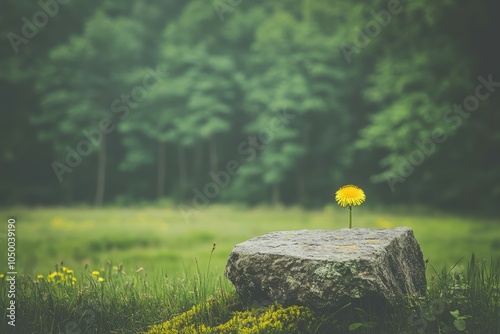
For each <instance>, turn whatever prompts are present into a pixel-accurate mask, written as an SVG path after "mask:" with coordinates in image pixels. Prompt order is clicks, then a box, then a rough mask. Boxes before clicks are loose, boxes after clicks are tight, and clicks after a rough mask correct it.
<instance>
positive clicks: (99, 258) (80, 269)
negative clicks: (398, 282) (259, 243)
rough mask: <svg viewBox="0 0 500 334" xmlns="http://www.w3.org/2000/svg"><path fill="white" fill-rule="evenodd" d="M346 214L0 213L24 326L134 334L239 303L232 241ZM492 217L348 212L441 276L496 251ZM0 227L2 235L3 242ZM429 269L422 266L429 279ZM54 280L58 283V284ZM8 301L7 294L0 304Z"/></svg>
mask: <svg viewBox="0 0 500 334" xmlns="http://www.w3.org/2000/svg"><path fill="white" fill-rule="evenodd" d="M347 214H348V212H347V210H342V209H341V208H337V207H335V206H333V205H331V206H326V207H325V208H324V209H323V210H312V211H307V210H304V209H300V208H296V207H292V208H284V207H255V208H248V207H244V206H241V207H238V206H217V205H215V206H211V207H208V208H206V209H204V210H201V211H199V213H198V214H197V215H195V216H192V219H191V221H185V220H184V219H183V216H182V213H181V212H180V210H179V209H177V208H176V207H175V206H172V205H168V204H166V205H162V206H148V207H141V206H137V207H126V208H124V207H109V208H100V209H95V208H89V207H72V208H62V207H61V208H24V207H17V208H10V209H7V210H3V211H2V212H1V214H0V219H1V221H4V222H6V221H7V219H8V218H10V217H14V218H15V219H16V237H17V247H16V248H17V251H16V252H17V253H16V265H17V271H18V273H19V276H18V297H17V298H18V299H19V300H20V301H19V302H24V304H25V307H26V309H25V310H21V308H19V310H18V321H19V322H22V321H27V320H23V315H25V316H26V317H27V318H26V319H30V320H28V321H30V322H31V324H30V325H26V324H24V325H25V326H26V327H25V328H26V330H30V331H34V330H35V331H36V330H39V332H44V333H45V332H55V333H70V332H72V331H73V332H75V331H76V329H78V330H79V331H80V332H82V333H86V332H88V333H93V332H98V330H97V328H99V329H101V330H102V332H113V331H116V332H119V333H122V332H129V333H134V332H141V331H146V330H147V329H148V328H149V326H151V325H154V324H157V323H160V322H162V321H164V320H167V319H169V318H171V317H173V316H175V315H178V314H180V313H181V312H184V311H186V310H188V309H189V308H191V307H192V306H193V305H196V304H197V303H203V302H205V301H206V300H207V299H210V298H214V299H216V300H217V305H219V307H220V308H222V309H227V308H229V307H230V306H229V305H233V307H234V305H236V304H237V303H238V302H237V300H236V299H235V296H234V292H233V290H232V287H231V285H230V283H228V282H227V281H226V280H225V279H224V278H223V271H224V267H225V263H226V260H227V257H228V255H229V253H230V251H231V249H232V247H233V246H234V245H235V244H236V243H239V242H242V241H245V240H247V239H249V238H251V237H254V236H257V235H260V234H263V233H266V232H270V231H277V230H298V229H340V228H344V227H346V226H347V224H348V221H347V219H348V216H347ZM498 223H499V222H498V221H496V220H493V219H479V218H469V217H459V216H454V215H450V214H444V213H439V212H428V211H426V210H424V209H413V210H411V209H399V210H396V209H394V210H391V211H388V210H382V209H377V208H369V207H368V206H362V207H356V208H354V212H353V225H354V227H367V228H390V227H396V226H409V227H411V228H412V229H413V230H414V233H415V236H416V238H417V240H418V241H419V243H420V245H421V247H422V251H423V253H424V258H426V259H429V261H430V263H431V264H432V266H433V267H434V268H436V270H437V271H438V272H439V271H440V270H441V269H443V268H448V269H450V268H451V267H452V266H453V265H454V264H455V263H456V262H457V261H458V260H460V259H461V258H462V257H465V259H464V260H463V261H462V262H460V263H459V264H458V266H457V268H455V270H457V271H464V272H465V271H466V270H467V260H468V259H469V258H470V255H471V254H472V253H474V254H475V255H476V258H477V259H483V258H486V259H488V260H489V259H490V258H491V257H492V256H493V257H494V258H496V257H500V225H499V224H498ZM5 232H6V231H0V247H3V248H5V247H6V233H5ZM214 243H215V244H216V247H215V250H213V244H214ZM2 244H3V245H4V246H1V245H2ZM2 254H4V253H3V252H2ZM6 262H7V259H6V256H2V258H1V259H0V273H5V272H7V270H6V269H5V270H2V269H3V268H7V264H6ZM96 273H97V274H96ZM433 274H434V275H435V274H436V272H434V271H433V269H432V268H431V267H428V277H429V278H431V276H433ZM51 275H52V276H51ZM73 277H75V278H74V279H73V280H72V278H73ZM443 277H444V276H443ZM497 279H498V278H497ZM51 280H52V281H51ZM49 281H51V282H49ZM73 281H74V282H73ZM54 282H57V283H59V285H60V286H61V287H63V288H62V289H55V288H54V286H55V284H54ZM1 284H5V283H2V282H0V285H1ZM72 286H73V287H72ZM74 286H76V287H77V289H74ZM2 290H5V289H4V288H2ZM37 300H38V301H37ZM5 303H6V295H5V292H4V291H3V292H2V293H0V304H1V306H2V308H3V309H4V310H5V308H4V307H3V306H5V305H6V304H5ZM38 303H40V304H38ZM41 308H43V309H41ZM4 312H5V311H4ZM31 312H35V315H36V316H34V317H33V316H31V315H29V314H31ZM226 316H227V315H226ZM3 318H4V319H5V317H3ZM34 319H36V320H34ZM212 320H213V319H212ZM2 326H4V324H3V323H2ZM360 326H361V325H360ZM361 327H362V326H361ZM2 328H5V327H2ZM7 329H10V328H8V327H7ZM1 332H2V333H3V332H4V331H1ZM358 332H360V331H358Z"/></svg>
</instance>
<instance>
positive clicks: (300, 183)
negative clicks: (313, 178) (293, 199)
mask: <svg viewBox="0 0 500 334" xmlns="http://www.w3.org/2000/svg"><path fill="white" fill-rule="evenodd" d="M301 165H302V163H301ZM297 192H298V193H299V200H300V202H301V203H302V204H304V203H305V201H306V181H305V179H304V168H303V167H302V166H301V167H300V168H299V171H298V173H297Z"/></svg>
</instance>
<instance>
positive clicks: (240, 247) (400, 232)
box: [225, 227, 426, 310]
mask: <svg viewBox="0 0 500 334" xmlns="http://www.w3.org/2000/svg"><path fill="white" fill-rule="evenodd" d="M225 275H226V277H227V278H228V279H229V280H230V281H231V282H232V283H233V284H234V286H235V287H236V291H237V292H238V294H239V295H240V296H241V297H243V298H244V299H245V300H247V301H248V302H250V303H253V304H260V303H267V302H273V301H278V302H280V303H282V304H303V305H307V306H310V307H313V308H315V309H319V310H321V309H330V308H336V307H339V306H343V304H342V303H345V302H346V301H347V300H351V299H352V298H355V299H360V300H365V299H367V300H376V301H382V302H387V303H392V302H394V301H396V300H398V299H401V298H403V296H404V295H407V294H410V293H415V292H418V293H424V292H425V288H426V279H425V265H424V261H423V256H422V252H421V250H420V246H419V244H418V242H417V240H416V239H415V237H414V235H413V231H412V230H411V229H410V228H408V227H397V228H391V229H361V228H354V229H341V230H337V231H328V230H300V231H282V232H272V233H267V234H264V235H261V236H258V237H255V238H252V239H250V240H248V241H245V242H243V243H240V244H237V245H236V246H235V247H234V248H233V250H232V252H231V254H230V255H229V259H228V261H227V265H226V271H225Z"/></svg>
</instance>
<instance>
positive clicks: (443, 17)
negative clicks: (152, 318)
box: [0, 0, 500, 213]
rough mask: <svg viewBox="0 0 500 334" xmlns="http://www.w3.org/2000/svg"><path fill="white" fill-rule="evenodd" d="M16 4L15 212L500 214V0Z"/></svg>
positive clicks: (2, 133) (10, 115)
mask: <svg viewBox="0 0 500 334" xmlns="http://www.w3.org/2000/svg"><path fill="white" fill-rule="evenodd" d="M0 6H1V13H0V31H1V36H2V42H1V43H2V45H1V51H0V99H1V112H0V204H2V205H14V204H29V205H37V204H42V205H54V204H74V203H95V204H97V205H100V204H103V203H109V204H128V203H135V202H137V201H152V200H155V199H157V198H170V199H172V201H175V202H184V203H187V204H188V205H190V204H191V205H192V204H193V202H196V201H197V202H198V203H204V202H206V201H208V200H209V201H210V202H242V203H248V204H258V203H270V202H271V203H282V204H287V205H288V204H300V205H304V206H306V207H314V206H318V205H321V206H323V205H325V203H327V202H330V201H333V197H332V196H333V193H334V192H335V191H336V190H337V189H338V187H339V186H341V185H343V184H345V183H355V184H357V185H358V186H360V187H362V188H363V189H364V190H365V192H366V193H367V196H368V199H369V202H371V203H379V204H381V205H385V204H388V203H392V204H394V203H400V204H412V205H413V204H418V205H425V206H435V207H439V208H442V209H450V210H464V211H470V212H478V211H481V212H485V213H486V212H490V213H494V212H499V210H500V206H499V205H498V203H500V113H499V106H500V92H499V91H497V90H500V87H499V86H500V66H499V60H500V52H499V50H500V48H499V40H498V33H499V32H500V20H498V13H499V10H498V9H499V8H498V4H497V2H496V1H487V0H481V1H449V0H444V1H430V0H422V1H401V2H398V1H394V0H391V1H387V0H376V1H370V2H364V1H355V2H351V1H349V2H346V1H344V2H337V1H324V0H301V1H289V0H284V1H266V2H264V1H242V0H215V1H180V0H169V1H152V0H151V1H148V0H142V1H131V2H121V1H108V0H107V1H95V0H88V1H85V2H81V1H66V0H65V1H62V0H61V1H60V2H57V1H55V0H52V1H51V0H46V1H40V2H36V1H14V0H7V1H3V2H2V4H1V5H0ZM485 82H486V83H487V82H490V84H488V85H486V86H485V85H484V83H485ZM480 85H482V86H481V87H480ZM478 87H480V88H478ZM464 104H465V105H464ZM460 105H464V106H462V107H461V106H460ZM468 110H471V111H470V112H469V111H468ZM88 143H90V144H91V145H92V146H90V145H89V144H88ZM236 168H238V173H237V175H233V173H234V171H235V169H236ZM228 176H229V177H228ZM214 179H217V182H215V181H214Z"/></svg>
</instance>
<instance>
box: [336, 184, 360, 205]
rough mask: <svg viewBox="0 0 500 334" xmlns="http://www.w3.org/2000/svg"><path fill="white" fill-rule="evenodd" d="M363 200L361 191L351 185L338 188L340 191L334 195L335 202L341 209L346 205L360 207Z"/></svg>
mask: <svg viewBox="0 0 500 334" xmlns="http://www.w3.org/2000/svg"><path fill="white" fill-rule="evenodd" d="M365 199H366V196H365V192H364V191H363V189H361V188H359V187H357V186H355V185H352V184H347V185H345V186H343V187H340V189H339V190H337V192H336V193H335V200H336V201H337V203H338V205H340V206H343V207H346V206H348V205H349V206H351V205H361V204H362V203H363V202H364V201H365Z"/></svg>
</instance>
